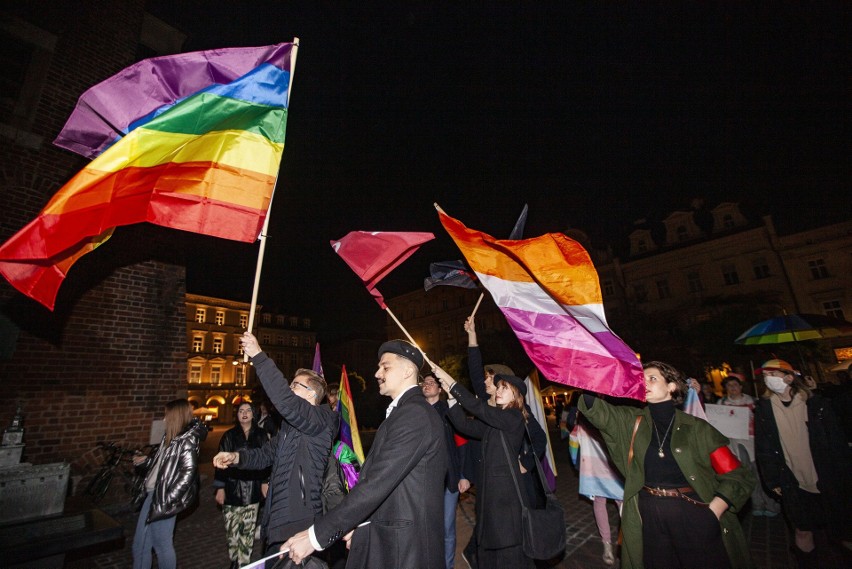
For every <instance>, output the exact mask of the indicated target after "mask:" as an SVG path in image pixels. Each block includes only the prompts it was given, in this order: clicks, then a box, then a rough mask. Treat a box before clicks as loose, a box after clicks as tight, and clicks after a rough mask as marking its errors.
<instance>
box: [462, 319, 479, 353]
mask: <svg viewBox="0 0 852 569" xmlns="http://www.w3.org/2000/svg"><path fill="white" fill-rule="evenodd" d="M464 331H465V332H467V345H468V346H470V347H474V346H477V345H478V344H477V343H476V321H475V320H474V317H473V316H468V317H467V319H466V320H465V321H464Z"/></svg>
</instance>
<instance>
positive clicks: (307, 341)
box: [302, 336, 311, 348]
mask: <svg viewBox="0 0 852 569" xmlns="http://www.w3.org/2000/svg"><path fill="white" fill-rule="evenodd" d="M302 345H303V346H304V347H306V348H310V347H311V337H310V336H305V338H304V341H303V342H302Z"/></svg>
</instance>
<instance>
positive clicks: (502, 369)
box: [485, 364, 515, 375]
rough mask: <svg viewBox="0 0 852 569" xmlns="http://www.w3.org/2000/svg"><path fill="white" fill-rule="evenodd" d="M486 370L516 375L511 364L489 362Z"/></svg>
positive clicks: (495, 373)
mask: <svg viewBox="0 0 852 569" xmlns="http://www.w3.org/2000/svg"><path fill="white" fill-rule="evenodd" d="M485 370H486V371H487V370H491V371H492V372H494V375H498V374H501V375H515V372H514V371H512V368H510V367H509V366H504V365H503V364H489V365H487V366H485Z"/></svg>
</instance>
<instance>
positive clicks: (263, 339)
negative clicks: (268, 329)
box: [260, 333, 269, 346]
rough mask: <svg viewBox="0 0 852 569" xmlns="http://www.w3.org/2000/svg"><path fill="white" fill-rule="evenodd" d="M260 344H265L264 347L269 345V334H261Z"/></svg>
mask: <svg viewBox="0 0 852 569" xmlns="http://www.w3.org/2000/svg"><path fill="white" fill-rule="evenodd" d="M260 343H261V344H263V345H264V346H266V345H268V344H269V334H266V333H264V334H261V335H260Z"/></svg>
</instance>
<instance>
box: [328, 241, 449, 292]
mask: <svg viewBox="0 0 852 569" xmlns="http://www.w3.org/2000/svg"><path fill="white" fill-rule="evenodd" d="M434 238H435V236H434V235H433V234H431V233H397V232H385V231H352V232H350V233H348V234H346V235H345V236H344V237H342V238H341V239H339V240H338V241H331V248H332V249H334V252H335V253H337V254H338V255H340V257H341V258H342V259H343V260H344V261H346V264H347V265H349V267H350V268H351V269H352V270H353V271H355V274H356V275H358V277H359V278H360V279H361V281H362V282H363V283H364V285H365V286H366V287H367V290H368V291H370V294H372V295H373V298H375V299H376V302H378V303H379V306H381V307H382V308H383V309H384V308H387V305H386V304H385V299H384V297H382V294H381V293H380V292H379V291H378V290H377V289H376V285H377V284H378V282H379V281H380V280H382V279H383V278H385V277H386V276H387V275H388V273H390V272H391V271H392V270H394V269H395V268H396V267H398V266H399V265H400V264H402V262H403V261H405V260H406V259H407V258H409V257H410V256H411V255H413V254H414V252H415V251H417V249H418V248H420V246H421V245H423V244H424V243H426V242H427V241H431V240H432V239H434Z"/></svg>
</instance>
